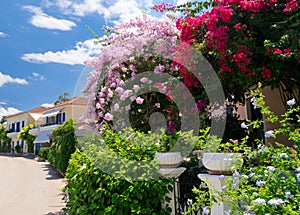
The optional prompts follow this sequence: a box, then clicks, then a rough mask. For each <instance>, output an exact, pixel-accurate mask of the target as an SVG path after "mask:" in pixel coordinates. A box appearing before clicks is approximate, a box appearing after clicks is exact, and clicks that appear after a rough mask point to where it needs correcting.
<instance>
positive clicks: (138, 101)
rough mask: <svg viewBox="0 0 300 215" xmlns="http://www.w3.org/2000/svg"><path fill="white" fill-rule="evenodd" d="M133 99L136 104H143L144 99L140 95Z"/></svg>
mask: <svg viewBox="0 0 300 215" xmlns="http://www.w3.org/2000/svg"><path fill="white" fill-rule="evenodd" d="M135 101H136V103H137V104H139V105H141V104H143V102H144V99H143V98H141V97H137V98H136V100H135Z"/></svg>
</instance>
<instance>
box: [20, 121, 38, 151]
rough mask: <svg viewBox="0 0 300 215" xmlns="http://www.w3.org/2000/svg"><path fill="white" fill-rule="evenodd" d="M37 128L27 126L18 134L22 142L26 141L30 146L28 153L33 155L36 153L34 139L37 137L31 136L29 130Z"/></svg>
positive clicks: (31, 125)
mask: <svg viewBox="0 0 300 215" xmlns="http://www.w3.org/2000/svg"><path fill="white" fill-rule="evenodd" d="M33 128H35V125H33V124H30V125H28V126H25V127H23V128H22V129H21V131H20V132H19V134H18V138H20V139H21V140H24V141H26V143H27V145H28V152H29V153H33V151H34V143H33V141H34V139H35V136H33V135H31V134H29V130H30V129H33Z"/></svg>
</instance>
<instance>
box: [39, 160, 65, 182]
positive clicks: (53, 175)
mask: <svg viewBox="0 0 300 215" xmlns="http://www.w3.org/2000/svg"><path fill="white" fill-rule="evenodd" d="M41 167H42V169H43V171H46V172H47V177H46V179H47V180H57V179H61V178H63V176H62V175H61V174H60V173H59V172H58V171H57V170H56V169H55V168H54V167H53V166H52V165H51V164H50V163H48V162H43V163H42V164H41Z"/></svg>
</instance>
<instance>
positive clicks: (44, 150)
mask: <svg viewBox="0 0 300 215" xmlns="http://www.w3.org/2000/svg"><path fill="white" fill-rule="evenodd" d="M49 151H50V148H49V147H45V148H41V150H40V151H39V156H40V157H41V158H44V159H47V157H48V154H49Z"/></svg>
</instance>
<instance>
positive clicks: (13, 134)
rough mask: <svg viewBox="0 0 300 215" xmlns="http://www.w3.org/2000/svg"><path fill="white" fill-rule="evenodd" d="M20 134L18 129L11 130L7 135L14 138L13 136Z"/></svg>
mask: <svg viewBox="0 0 300 215" xmlns="http://www.w3.org/2000/svg"><path fill="white" fill-rule="evenodd" d="M18 134H19V132H17V131H10V132H8V133H7V135H6V136H8V137H9V138H13V137H17V136H18Z"/></svg>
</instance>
